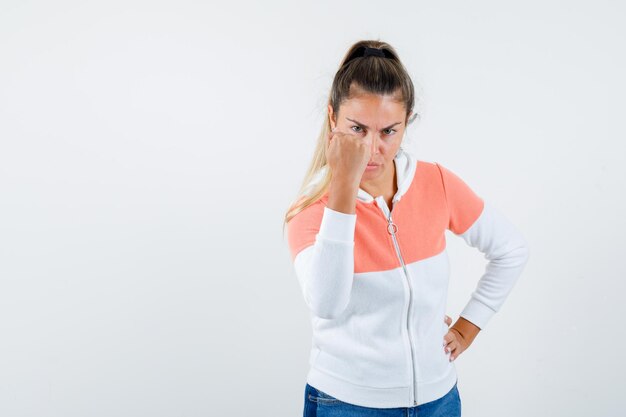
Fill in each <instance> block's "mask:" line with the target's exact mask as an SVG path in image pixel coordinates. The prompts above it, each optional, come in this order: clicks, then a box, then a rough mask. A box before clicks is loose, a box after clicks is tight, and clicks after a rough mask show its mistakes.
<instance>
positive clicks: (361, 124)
mask: <svg viewBox="0 0 626 417" xmlns="http://www.w3.org/2000/svg"><path fill="white" fill-rule="evenodd" d="M346 119H347V120H350V121H351V122H354V123H356V124H358V125H359V126H361V127H364V128H366V129H369V126H365V125H364V124H363V123H361V122H357V121H356V120H352V119H350V118H348V117H346ZM400 123H402V122H395V123H394V124H392V125H389V126H387V127H383V129H382V130H386V129H389V128H391V127H394V126H395V125H397V124H400Z"/></svg>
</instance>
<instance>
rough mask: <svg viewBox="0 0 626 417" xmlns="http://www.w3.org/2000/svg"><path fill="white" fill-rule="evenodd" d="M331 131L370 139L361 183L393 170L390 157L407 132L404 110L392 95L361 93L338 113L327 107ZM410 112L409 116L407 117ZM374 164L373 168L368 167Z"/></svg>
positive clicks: (371, 180) (344, 103)
mask: <svg viewBox="0 0 626 417" xmlns="http://www.w3.org/2000/svg"><path fill="white" fill-rule="evenodd" d="M328 112H329V116H330V124H331V129H332V128H335V127H337V128H338V130H339V131H341V132H349V133H351V134H353V135H358V136H361V137H365V136H367V135H370V136H371V137H372V149H371V156H370V160H369V161H368V167H367V168H366V169H365V172H364V173H363V177H362V180H361V181H362V182H373V183H375V182H376V179H379V180H381V179H382V178H386V177H387V176H388V175H385V174H386V173H387V174H388V173H389V172H393V171H389V168H390V167H391V170H393V158H394V157H395V155H396V152H397V151H398V149H399V148H400V145H401V143H402V137H403V136H404V131H405V129H406V120H407V114H406V108H405V107H404V104H403V103H401V102H398V101H397V100H395V99H394V98H393V97H392V96H382V95H378V94H370V93H362V94H360V95H358V96H355V97H353V98H351V99H350V100H346V101H344V102H343V103H342V104H341V107H340V109H339V111H338V112H337V114H334V113H333V109H332V106H331V105H330V104H329V105H328ZM410 114H412V112H411V113H409V116H410ZM370 165H373V166H370Z"/></svg>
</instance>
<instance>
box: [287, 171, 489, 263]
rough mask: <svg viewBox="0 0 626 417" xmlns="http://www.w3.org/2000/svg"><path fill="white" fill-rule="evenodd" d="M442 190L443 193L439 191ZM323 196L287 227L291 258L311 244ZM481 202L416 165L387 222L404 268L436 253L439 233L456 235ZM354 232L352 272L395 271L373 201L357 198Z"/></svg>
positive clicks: (452, 178) (446, 174)
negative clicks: (392, 225) (394, 229)
mask: <svg viewBox="0 0 626 417" xmlns="http://www.w3.org/2000/svg"><path fill="white" fill-rule="evenodd" d="M444 190H445V191H444ZM327 202H328V193H326V194H324V195H323V196H322V197H321V198H320V199H319V200H318V201H317V202H315V203H314V204H312V205H310V206H309V207H307V208H306V209H304V210H303V211H301V212H300V213H298V214H297V215H296V216H295V217H293V218H292V219H291V221H290V222H289V223H288V225H287V228H288V242H289V248H290V251H291V257H292V260H293V259H295V257H296V255H297V254H298V252H300V251H301V250H303V249H304V248H306V247H308V246H310V245H312V244H314V243H315V235H316V234H317V233H318V232H319V226H320V224H321V221H322V216H323V214H324V207H326V204H327ZM483 204H484V203H483V200H482V199H481V198H480V197H479V196H478V195H476V194H475V193H474V192H473V191H472V190H471V189H470V188H469V187H468V186H467V184H465V182H463V181H462V180H461V179H460V178H459V177H458V176H456V175H455V174H454V173H452V172H451V171H449V170H447V169H446V168H444V167H442V166H441V165H439V164H436V163H433V162H427V161H417V167H416V172H415V176H414V178H413V181H412V183H411V186H410V187H409V188H408V190H407V191H406V192H405V193H404V195H403V196H402V197H401V199H400V201H398V202H397V203H396V207H395V208H394V210H393V213H392V218H393V222H394V223H395V224H396V226H397V228H398V230H397V232H396V237H397V240H398V245H399V247H400V250H401V254H402V257H403V259H404V262H405V264H408V263H412V262H416V261H419V260H421V259H425V258H428V257H431V256H434V255H437V254H438V253H440V252H441V251H443V250H444V249H445V246H446V241H445V233H444V232H445V230H446V229H449V230H451V231H452V232H454V233H457V234H458V233H462V232H464V231H465V230H467V229H468V228H469V227H470V226H471V225H472V223H473V222H474V221H476V219H477V218H478V217H479V215H480V213H481V212H482V209H483ZM356 216H357V221H356V226H355V232H354V272H355V273H362V272H375V271H384V270H389V269H393V268H397V267H400V266H401V264H400V260H399V259H398V256H397V255H396V251H395V246H394V243H393V239H392V236H391V234H389V233H388V232H387V218H386V217H385V215H384V213H383V211H382V210H381V209H380V207H378V206H377V203H376V202H375V201H372V202H364V201H361V200H357V205H356Z"/></svg>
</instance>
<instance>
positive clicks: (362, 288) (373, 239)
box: [285, 40, 529, 417]
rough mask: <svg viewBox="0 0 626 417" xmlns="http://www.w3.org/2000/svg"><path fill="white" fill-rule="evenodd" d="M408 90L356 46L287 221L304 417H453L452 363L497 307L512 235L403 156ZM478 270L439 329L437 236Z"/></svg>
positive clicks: (503, 222) (516, 235)
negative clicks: (455, 241)
mask: <svg viewBox="0 0 626 417" xmlns="http://www.w3.org/2000/svg"><path fill="white" fill-rule="evenodd" d="M413 106H414V87H413V83H412V81H411V78H410V77H409V75H408V73H407V71H406V69H405V67H404V66H403V64H402V63H401V62H400V59H399V58H398V54H397V53H396V51H395V50H394V48H392V47H391V46H390V45H389V44H387V43H385V42H380V41H373V40H371V41H360V42H357V43H355V44H354V45H353V46H352V47H351V48H350V49H349V51H348V52H347V54H346V55H345V57H344V59H343V62H342V63H341V66H340V68H339V70H338V71H337V73H336V75H335V78H334V80H333V84H332V88H331V91H330V97H329V102H328V113H327V114H326V118H325V120H324V124H323V127H322V132H321V134H320V136H319V139H318V144H317V148H316V150H315V154H314V155H313V161H312V163H311V166H310V168H309V171H308V173H307V175H306V177H305V180H304V182H303V186H302V189H301V190H300V193H299V195H298V198H297V199H296V200H295V202H294V203H293V204H292V205H291V207H290V210H289V211H288V212H287V213H286V215H285V224H286V225H287V228H288V243H289V249H290V253H291V257H292V260H293V262H294V268H295V272H296V276H297V278H298V281H299V284H300V286H301V288H302V293H303V295H304V300H305V302H306V304H307V306H308V307H309V310H310V315H311V320H312V328H313V338H312V349H311V356H310V360H309V363H310V370H309V373H308V375H307V383H306V386H305V390H304V416H305V417H314V416H317V417H323V416H326V415H341V416H390V417H391V416H398V417H399V416H408V415H416V416H419V417H432V416H441V417H443V416H445V417H454V416H460V415H461V399H460V396H459V393H458V389H457V381H458V378H457V373H456V369H455V367H454V363H453V360H454V359H456V358H458V356H459V355H460V354H461V353H462V352H463V351H465V350H466V349H467V348H468V347H469V346H470V345H471V343H472V341H473V340H474V338H475V337H476V335H477V334H478V332H479V331H480V330H481V329H484V328H485V325H486V324H487V322H488V321H489V319H490V318H491V317H492V316H493V314H494V313H496V312H497V311H498V310H499V309H500V307H501V306H502V304H503V303H504V301H505V299H506V297H507V295H508V294H509V292H510V291H511V289H512V288H513V286H514V284H515V282H516V280H517V278H518V277H519V276H520V274H521V272H522V269H523V268H524V266H525V264H526V262H527V260H528V257H529V250H528V244H527V242H526V239H525V238H524V236H523V235H522V234H521V233H520V232H519V231H518V230H517V229H516V228H515V227H514V226H513V225H512V224H511V223H510V222H509V221H508V220H507V219H506V218H505V217H504V216H503V215H502V214H501V213H500V212H498V211H497V210H496V209H495V208H494V207H493V206H491V205H490V204H489V203H488V202H485V201H484V200H483V199H482V198H481V197H479V196H478V195H477V194H476V193H475V192H474V191H473V190H472V189H471V188H470V187H469V186H468V185H467V184H466V183H465V182H464V181H463V180H461V178H460V177H459V176H457V175H456V174H455V173H453V172H452V171H451V170H449V169H448V168H446V167H444V166H442V165H441V164H439V163H437V162H428V161H423V160H417V159H416V158H415V157H414V156H413V155H411V154H410V153H409V152H407V151H406V150H405V149H404V148H403V147H402V139H403V137H404V133H405V129H406V127H407V124H408V123H410V122H411V121H412V120H413V118H414V117H415V115H414V113H413ZM446 230H450V231H451V232H453V233H454V234H456V235H458V236H460V237H461V238H463V239H464V240H465V241H466V243H467V244H468V245H471V246H473V247H475V248H477V249H478V250H480V251H481V252H482V253H484V254H485V256H486V258H487V259H489V263H488V265H487V267H486V270H485V273H484V274H483V275H482V277H480V279H479V281H478V283H477V286H476V289H475V291H474V292H473V293H472V295H471V297H470V299H469V301H468V303H467V305H466V306H465V308H464V309H463V311H462V312H461V313H460V317H459V318H458V320H457V321H456V322H455V323H454V325H452V326H451V327H448V326H449V325H450V324H451V322H452V320H451V319H450V318H449V317H447V316H446V314H445V310H446V298H447V289H448V277H449V264H448V258H447V253H446V250H445V246H446V241H445V231H446Z"/></svg>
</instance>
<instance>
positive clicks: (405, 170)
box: [303, 147, 417, 203]
mask: <svg viewBox="0 0 626 417" xmlns="http://www.w3.org/2000/svg"><path fill="white" fill-rule="evenodd" d="M393 160H394V162H395V165H396V180H397V181H396V185H397V186H398V191H397V192H396V194H395V195H394V197H393V201H394V202H395V201H399V200H400V198H402V196H403V195H404V193H406V191H407V190H408V189H409V186H410V185H411V183H412V182H413V176H414V175H415V170H416V168H417V160H416V159H415V156H414V155H413V154H411V153H410V152H408V151H407V150H406V149H404V148H402V147H400V148H398V152H396V156H395V157H394V158H393ZM327 170H328V166H327V165H326V166H323V167H322V168H320V169H319V170H318V171H317V173H316V174H315V175H314V176H313V178H312V179H311V181H309V183H308V184H307V186H306V188H305V189H304V191H303V194H306V193H307V192H308V191H309V190H310V189H311V188H312V187H313V186H315V184H317V183H318V182H319V181H320V180H321V179H322V178H323V177H324V175H325V174H326V171H327ZM375 197H377V196H372V195H370V194H369V193H367V192H366V191H365V190H363V189H362V188H360V187H359V191H358V193H357V196H356V198H357V201H362V202H364V203H371V202H372V201H374V198H375Z"/></svg>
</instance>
